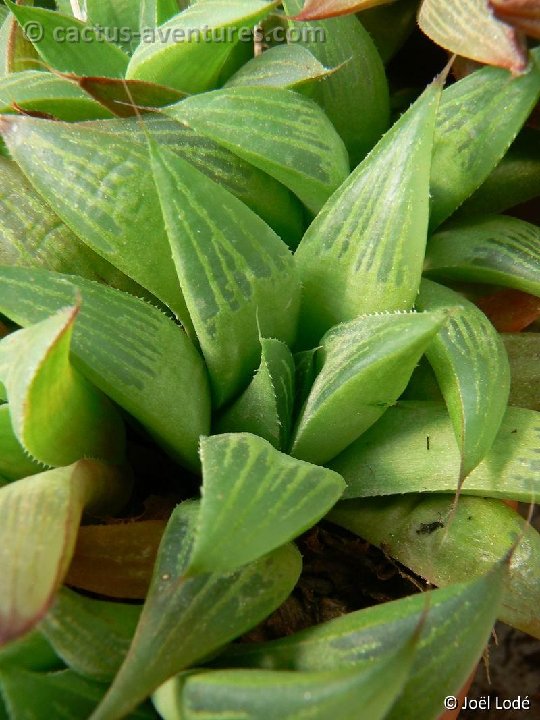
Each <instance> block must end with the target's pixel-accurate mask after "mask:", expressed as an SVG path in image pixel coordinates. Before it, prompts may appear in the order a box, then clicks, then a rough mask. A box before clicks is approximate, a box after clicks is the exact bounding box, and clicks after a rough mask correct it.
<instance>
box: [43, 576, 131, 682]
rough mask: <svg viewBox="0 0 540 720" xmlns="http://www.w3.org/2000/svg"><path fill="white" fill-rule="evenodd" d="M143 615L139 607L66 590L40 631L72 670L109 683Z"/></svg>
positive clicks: (61, 592)
mask: <svg viewBox="0 0 540 720" xmlns="http://www.w3.org/2000/svg"><path fill="white" fill-rule="evenodd" d="M140 614H141V608H140V606H138V605H127V604H125V603H112V602H106V601H104V600H92V599H91V598H87V597H84V596H83V595H78V594H77V593H74V592H72V591H71V590H68V589H67V588H63V589H62V590H60V592H59V593H58V594H57V596H56V599H55V601H54V604H53V605H52V607H51V608H50V610H49V612H48V613H47V614H46V615H45V617H44V618H43V620H42V621H41V623H40V624H39V630H40V632H41V633H42V634H43V636H44V637H45V638H47V640H48V641H49V643H50V644H51V646H52V647H53V648H54V651H55V652H56V654H57V655H58V657H60V658H62V660H63V661H64V662H65V664H66V665H67V666H68V667H69V668H70V669H71V670H74V671H75V672H76V673H77V674H78V675H81V676H83V677H86V678H89V679H90V680H98V681H101V682H107V681H109V680H111V679H112V678H113V677H114V676H115V674H116V673H117V671H118V668H119V667H120V665H121V664H122V662H123V660H124V657H125V655H126V653H127V650H128V648H129V644H130V642H131V638H132V637H133V633H134V632H135V628H136V626H137V623H138V621H139V616H140Z"/></svg>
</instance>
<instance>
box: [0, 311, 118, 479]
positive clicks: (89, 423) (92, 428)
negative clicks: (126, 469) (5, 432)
mask: <svg viewBox="0 0 540 720" xmlns="http://www.w3.org/2000/svg"><path fill="white" fill-rule="evenodd" d="M77 314H78V308H77V307H68V308H65V309H63V310H60V311H59V312H58V313H57V314H55V315H53V316H52V317H50V318H47V319H46V320H43V321H42V322H40V323H37V324H36V325H32V326H31V327H29V328H26V329H25V330H19V331H17V332H15V333H12V334H11V335H8V336H7V337H5V338H4V339H3V340H2V341H1V342H0V377H1V378H2V382H3V384H4V385H5V387H6V389H7V395H8V400H9V410H10V416H11V421H12V424H13V430H14V432H15V434H16V436H17V438H18V440H19V442H20V443H21V445H22V446H23V447H24V449H25V450H26V451H27V452H28V453H29V454H30V455H31V457H32V458H34V459H35V460H37V461H38V462H40V463H43V464H44V465H48V466H53V467H57V466H60V465H70V464H71V463H73V462H75V461H76V460H79V459H80V458H84V457H94V458H98V459H100V460H108V461H110V462H114V463H120V462H122V460H123V458H124V445H125V438H124V426H123V422H122V419H121V418H120V416H119V414H118V413H117V411H116V409H115V408H114V406H113V405H112V404H111V403H110V402H109V400H108V398H107V397H106V396H105V395H103V394H102V393H101V392H100V391H99V390H98V389H97V388H96V387H94V386H92V384H91V383H90V382H89V381H88V380H87V379H86V378H85V377H84V376H83V375H81V374H80V373H79V372H78V371H77V370H75V369H74V368H73V367H72V365H71V361H70V357H69V354H70V348H71V337H72V334H73V327H74V324H75V321H76V318H77ZM51 388H54V391H53V392H51Z"/></svg>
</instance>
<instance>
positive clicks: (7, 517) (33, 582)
mask: <svg viewBox="0 0 540 720" xmlns="http://www.w3.org/2000/svg"><path fill="white" fill-rule="evenodd" d="M130 490H131V483H130V482H129V481H128V480H127V479H126V478H124V477H123V476H122V475H121V473H120V472H119V470H118V469H117V468H114V467H112V466H107V465H105V464H103V463H100V462H98V461H95V460H80V461H79V462H77V463H75V464H74V465H71V466H69V467H65V468H57V469H55V470H50V471H48V472H44V473H41V474H39V475H34V476H32V477H28V478H24V479H22V480H18V481H17V482H14V483H11V484H10V485H6V486H5V487H3V488H1V489H0V515H1V516H2V524H1V525H0V572H1V575H2V594H1V596H0V645H3V644H4V643H7V642H9V641H12V640H15V639H16V638H17V637H19V636H21V635H23V634H24V633H26V632H28V631H29V630H30V629H31V628H32V627H33V626H34V625H35V624H36V623H37V622H38V621H39V620H40V619H41V618H42V617H43V615H45V613H46V612H47V610H48V608H49V606H50V605H51V603H52V601H53V598H54V595H55V593H56V591H57V590H58V588H59V587H60V585H61V584H62V581H63V578H64V576H65V574H66V572H67V569H68V567H69V563H70V561H71V557H72V555H73V550H74V547H75V540H76V538H77V531H78V529H79V523H80V519H81V515H82V512H83V510H86V511H88V512H89V513H91V514H93V515H100V514H104V513H107V514H109V513H111V514H112V513H114V512H116V511H118V510H119V509H120V508H121V507H122V506H123V505H124V504H125V502H126V501H127V499H128V497H129V492H130ZM22 529H24V531H23V532H21V530H22ZM21 569H22V571H21Z"/></svg>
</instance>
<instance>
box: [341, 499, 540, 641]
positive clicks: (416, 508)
mask: <svg viewBox="0 0 540 720" xmlns="http://www.w3.org/2000/svg"><path fill="white" fill-rule="evenodd" d="M453 509H454V510H455V514H454V515H453V517H452V520H451V522H450V523H449V524H448V525H447V521H448V518H449V516H450V513H451V511H452V510H453ZM329 519H330V520H331V521H332V522H335V523H337V524H338V525H341V526H342V527H345V528H347V529H348V530H350V531H351V532H354V533H358V534H359V535H361V536H362V537H363V538H364V539H365V540H367V541H368V542H370V543H373V544H374V545H378V546H379V547H380V546H383V547H384V549H385V552H386V553H388V554H389V555H391V556H392V557H394V558H396V559H397V560H399V561H400V562H402V563H404V564H405V565H407V567H409V568H411V569H412V570H413V571H414V572H415V573H417V574H418V575H421V576H422V577H424V578H426V580H428V581H429V582H431V583H433V584H435V585H449V584H451V583H455V582H463V581H464V580H467V579H470V578H471V577H473V578H474V577H478V576H479V575H482V574H483V573H485V572H486V571H488V570H490V569H491V568H492V567H493V566H494V565H495V564H497V563H498V562H499V561H500V560H501V559H504V558H505V556H506V555H507V553H508V552H509V551H510V549H511V548H512V547H513V544H514V543H515V542H516V541H517V540H518V539H519V538H521V539H520V541H519V544H518V545H517V547H516V548H515V550H514V552H513V554H512V557H511V559H510V562H509V569H508V573H509V575H508V578H507V581H506V582H505V583H504V586H503V597H502V606H501V608H500V611H499V619H500V620H503V621H504V622H506V623H508V624H509V625H512V626H513V627H516V628H518V629H520V630H522V631H523V632H526V633H529V634H530V635H533V636H534V637H540V619H539V617H538V603H539V602H540V562H539V559H540V535H539V534H538V532H537V531H536V530H534V529H533V528H532V527H530V526H527V525H526V521H525V520H524V519H523V518H522V517H520V516H519V515H518V514H517V513H516V512H515V511H514V510H511V509H510V508H509V507H507V506H506V505H505V504H504V503H501V502H500V501H499V500H492V499H484V498H474V497H462V498H461V499H460V501H459V504H458V505H457V508H456V506H455V504H454V497H453V496H452V495H434V496H431V497H430V496H429V495H425V494H424V495H406V496H404V497H392V498H381V499H378V498H377V499H373V500H347V501H345V502H344V503H341V504H340V505H338V506H337V507H336V508H335V509H334V510H333V511H332V512H331V513H330V516H329Z"/></svg>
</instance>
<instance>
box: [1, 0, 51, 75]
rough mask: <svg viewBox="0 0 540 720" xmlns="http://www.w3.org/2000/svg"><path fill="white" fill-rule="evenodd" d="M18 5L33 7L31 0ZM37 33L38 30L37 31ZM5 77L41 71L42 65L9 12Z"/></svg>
mask: <svg viewBox="0 0 540 720" xmlns="http://www.w3.org/2000/svg"><path fill="white" fill-rule="evenodd" d="M18 4H19V5H23V4H26V5H33V0H20V1H19V2H18ZM38 31H39V30H38ZM4 58H5V68H4V70H5V73H4V74H5V75H8V74H10V73H17V72H24V71H25V70H42V69H43V63H42V62H41V60H40V59H39V54H38V52H37V50H36V49H35V47H34V46H33V45H32V43H31V42H30V40H28V38H27V37H26V35H25V33H24V30H23V29H22V27H21V26H20V25H19V23H18V22H17V20H16V19H15V17H14V15H13V14H12V13H11V12H10V13H9V15H8V17H7V19H6V26H5V55H4Z"/></svg>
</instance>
